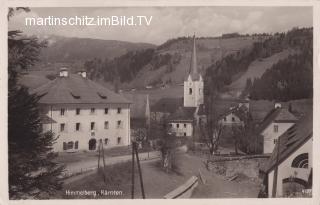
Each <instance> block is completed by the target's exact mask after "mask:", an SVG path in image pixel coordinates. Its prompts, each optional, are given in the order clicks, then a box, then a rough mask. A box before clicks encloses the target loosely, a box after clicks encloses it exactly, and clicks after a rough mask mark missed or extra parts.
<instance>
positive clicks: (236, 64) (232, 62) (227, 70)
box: [206, 28, 312, 100]
mask: <svg viewBox="0 0 320 205" xmlns="http://www.w3.org/2000/svg"><path fill="white" fill-rule="evenodd" d="M286 49H291V50H295V51H297V53H296V54H294V55H290V56H289V57H288V58H285V59H284V60H279V62H275V64H274V65H273V66H272V68H271V69H268V70H267V72H265V73H264V74H263V75H262V77H261V78H260V79H255V80H254V81H255V82H253V83H252V81H253V79H247V87H246V90H245V91H244V94H245V93H250V96H251V97H252V98H253V99H269V100H273V99H278V100H290V99H299V98H304V97H308V96H310V92H304V94H302V91H307V90H309V89H310V84H311V89H312V28H302V29H292V30H291V31H289V32H287V33H276V34H274V35H272V36H270V37H269V38H268V39H266V40H265V41H260V42H255V43H254V45H253V48H252V49H251V50H242V51H240V52H238V53H236V54H230V55H227V56H225V57H224V58H223V59H221V60H220V61H217V62H216V63H214V64H213V65H212V66H210V67H209V68H208V69H207V75H206V80H207V81H208V82H209V81H210V82H213V83H214V85H215V86H216V87H217V88H218V89H219V90H220V91H223V89H224V88H225V87H226V86H227V85H230V84H231V83H232V82H233V81H234V80H235V79H237V77H239V76H241V74H242V73H244V72H245V71H247V69H248V67H249V65H250V63H251V62H253V61H255V60H263V59H264V58H267V57H269V56H272V55H274V54H276V53H279V52H281V51H283V50H286ZM289 73H290V74H289ZM305 81H307V82H305ZM297 86H300V87H304V89H305V90H302V88H299V89H297ZM287 92H288V94H287V95H285V96H284V93H287ZM298 93H301V94H298Z"/></svg>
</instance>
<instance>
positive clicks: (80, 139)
mask: <svg viewBox="0 0 320 205" xmlns="http://www.w3.org/2000/svg"><path fill="white" fill-rule="evenodd" d="M31 92H32V93H37V94H38V95H39V96H41V99H40V101H39V104H40V109H41V115H42V119H43V120H42V123H43V130H44V131H49V130H51V131H52V132H53V133H54V134H55V136H57V137H58V139H57V141H56V143H55V144H54V145H53V148H54V151H56V152H74V151H78V150H96V149H97V148H98V145H99V143H100V142H102V143H103V144H104V147H105V148H108V147H115V146H124V145H129V144H130V102H129V101H128V100H127V99H125V98H124V97H123V96H121V95H119V94H116V93H114V92H112V91H110V90H109V89H107V88H105V87H103V86H101V85H99V84H97V83H95V82H93V81H91V80H89V79H88V78H87V77H86V73H85V72H79V73H78V74H69V73H68V70H67V69H61V70H60V73H59V76H58V77H57V78H56V79H54V80H53V81H50V82H49V83H47V84H45V85H42V86H40V87H39V88H36V89H33V90H32V91H31Z"/></svg>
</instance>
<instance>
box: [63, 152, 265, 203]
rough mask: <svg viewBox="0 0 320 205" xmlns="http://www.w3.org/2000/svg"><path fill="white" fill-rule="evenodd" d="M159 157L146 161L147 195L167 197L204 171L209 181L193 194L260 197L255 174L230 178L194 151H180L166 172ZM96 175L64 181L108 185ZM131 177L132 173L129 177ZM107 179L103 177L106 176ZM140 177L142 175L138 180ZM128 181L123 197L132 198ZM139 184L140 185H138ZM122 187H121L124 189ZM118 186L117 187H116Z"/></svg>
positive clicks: (75, 185) (84, 186) (70, 186)
mask: <svg viewBox="0 0 320 205" xmlns="http://www.w3.org/2000/svg"><path fill="white" fill-rule="evenodd" d="M159 160H160V159H159V158H158V159H152V160H145V161H142V163H141V167H142V175H143V181H144V187H145V194H146V198H149V199H150V198H153V199H156V198H163V197H164V196H165V195H166V194H168V193H169V192H171V191H172V190H174V189H176V188H177V187H179V186H180V185H182V184H184V183H185V182H186V181H187V180H188V179H190V177H192V176H199V173H200V172H201V175H202V177H203V179H204V181H205V183H203V182H202V181H199V185H198V186H197V187H196V188H195V190H194V192H193V194H192V196H191V198H207V197H209V198H221V197H229V198H242V197H249V198H250V197H252V198H254V197H257V195H258V192H259V189H260V184H259V183H258V182H257V181H255V180H253V179H252V178H242V179H239V180H233V181H229V180H227V179H226V178H224V177H222V176H220V175H217V174H216V173H215V172H214V171H213V170H208V169H207V168H206V166H205V163H204V161H205V158H201V157H198V156H194V155H192V154H188V153H184V152H180V153H179V154H177V167H178V168H177V170H176V171H174V172H170V173H166V172H165V171H164V170H162V169H161V168H160V167H158V163H159ZM93 177H96V174H95V172H94V171H89V172H87V173H84V174H81V175H78V176H74V177H70V178H68V179H66V180H65V181H64V184H65V185H64V186H65V189H66V190H67V189H71V190H73V189H78V188H79V187H81V188H82V189H88V190H95V189H99V188H100V189H101V188H103V187H105V186H106V185H104V184H103V183H101V180H100V182H97V181H95V180H94V181H95V182H94V183H93V182H92V180H93ZM129 178H130V177H129ZM102 181H103V180H102ZM135 181H137V182H138V181H139V178H138V176H136V180H135ZM124 183H125V184H124V185H120V187H121V190H123V192H124V195H123V196H121V198H130V180H129V181H125V182H124ZM136 186H137V187H139V186H138V185H136ZM115 187H117V186H115ZM120 187H119V189H120ZM113 188H114V187H113ZM141 196H142V195H141V190H140V189H139V188H137V189H136V190H135V198H141Z"/></svg>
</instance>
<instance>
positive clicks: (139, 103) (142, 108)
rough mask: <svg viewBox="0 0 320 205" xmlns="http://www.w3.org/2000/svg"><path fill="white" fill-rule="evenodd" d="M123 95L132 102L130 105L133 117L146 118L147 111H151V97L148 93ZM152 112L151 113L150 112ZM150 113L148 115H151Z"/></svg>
mask: <svg viewBox="0 0 320 205" xmlns="http://www.w3.org/2000/svg"><path fill="white" fill-rule="evenodd" d="M123 96H124V97H125V98H126V99H128V100H129V101H130V102H131V103H132V104H131V105H130V117H131V118H133V119H145V118H146V117H147V112H150V108H149V107H148V106H149V102H148V101H149V97H148V95H146V94H137V93H135V94H131V93H125V94H123ZM149 114H150V113H149ZM149 114H148V115H149Z"/></svg>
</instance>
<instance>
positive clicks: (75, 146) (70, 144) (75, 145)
mask: <svg viewBox="0 0 320 205" xmlns="http://www.w3.org/2000/svg"><path fill="white" fill-rule="evenodd" d="M78 146H79V142H78V141H75V142H73V141H70V142H63V150H69V149H78Z"/></svg>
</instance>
